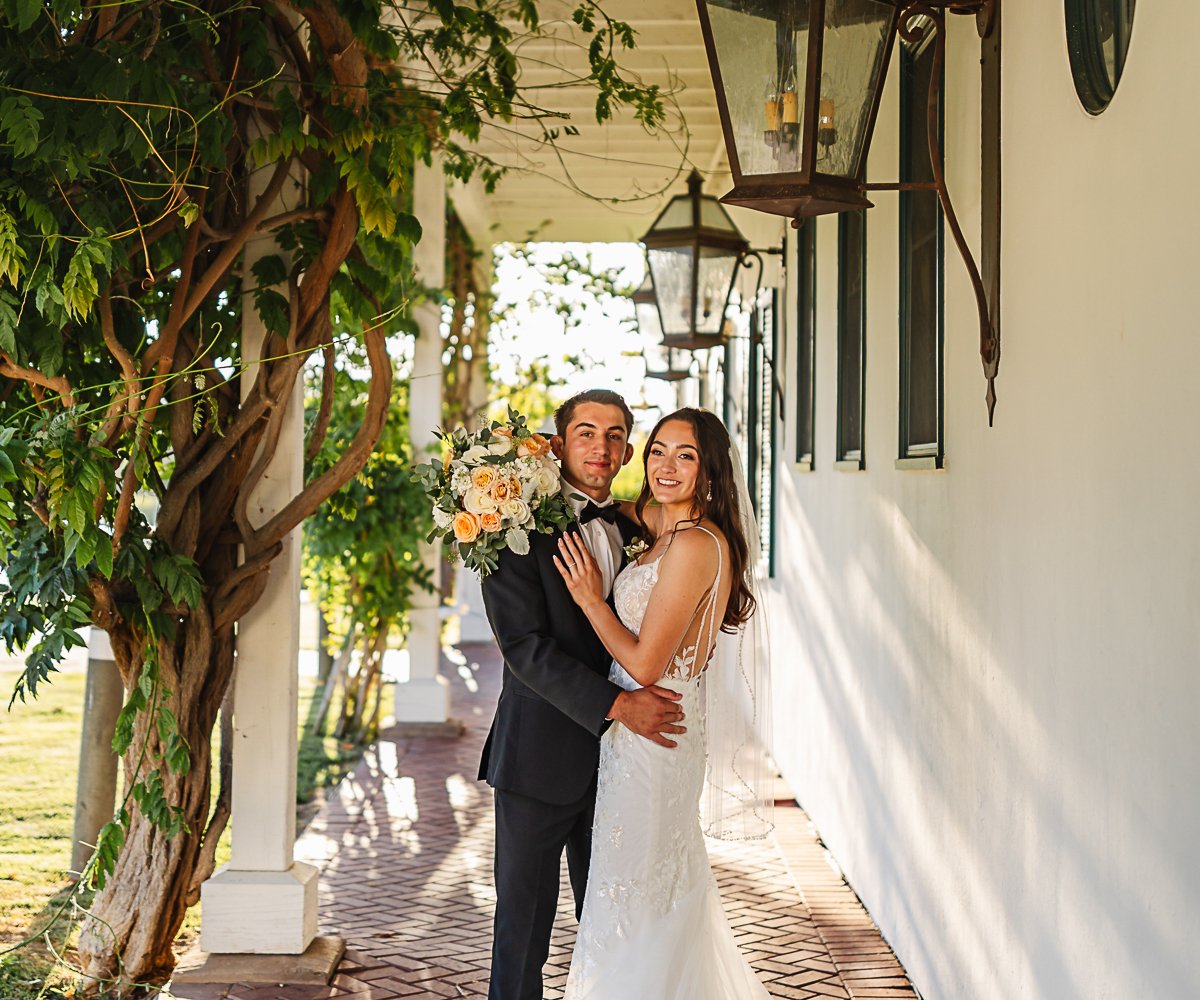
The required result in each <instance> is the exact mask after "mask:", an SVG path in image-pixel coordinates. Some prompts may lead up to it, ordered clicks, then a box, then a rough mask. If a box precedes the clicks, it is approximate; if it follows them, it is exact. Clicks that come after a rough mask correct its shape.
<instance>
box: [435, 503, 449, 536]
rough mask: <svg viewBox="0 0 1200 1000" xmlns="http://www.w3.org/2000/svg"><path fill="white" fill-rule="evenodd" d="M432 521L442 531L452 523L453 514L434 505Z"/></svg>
mask: <svg viewBox="0 0 1200 1000" xmlns="http://www.w3.org/2000/svg"><path fill="white" fill-rule="evenodd" d="M433 523H434V524H435V525H437V527H438V528H440V529H441V530H442V531H445V530H446V529H447V528H449V527H450V526H451V525H452V524H453V523H454V515H453V514H451V513H450V512H449V511H445V510H442V508H441V507H434V508H433Z"/></svg>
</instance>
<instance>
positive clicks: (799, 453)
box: [796, 218, 817, 469]
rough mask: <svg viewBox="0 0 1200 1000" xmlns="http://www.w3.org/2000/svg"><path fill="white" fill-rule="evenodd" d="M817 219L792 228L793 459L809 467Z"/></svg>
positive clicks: (814, 396) (815, 315) (814, 343)
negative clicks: (793, 302) (793, 285)
mask: <svg viewBox="0 0 1200 1000" xmlns="http://www.w3.org/2000/svg"><path fill="white" fill-rule="evenodd" d="M816 293H817V220H816V219H815V218H813V219H805V220H804V221H803V222H802V223H801V225H800V228H799V229H798V230H797V231H796V462H797V463H798V464H799V465H801V466H803V467H804V468H806V469H811V468H812V467H813V421H814V413H815V409H814V405H815V400H816V367H815V361H816V330H817V323H816V318H817V294H816Z"/></svg>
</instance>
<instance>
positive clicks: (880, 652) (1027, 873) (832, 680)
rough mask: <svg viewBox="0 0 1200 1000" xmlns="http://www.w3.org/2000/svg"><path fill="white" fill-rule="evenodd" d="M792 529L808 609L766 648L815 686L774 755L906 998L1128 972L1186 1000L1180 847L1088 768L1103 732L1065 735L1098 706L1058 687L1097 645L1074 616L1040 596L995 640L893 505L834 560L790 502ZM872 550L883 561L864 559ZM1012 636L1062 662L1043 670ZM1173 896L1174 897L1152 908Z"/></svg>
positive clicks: (1027, 987)
mask: <svg viewBox="0 0 1200 1000" xmlns="http://www.w3.org/2000/svg"><path fill="white" fill-rule="evenodd" d="M789 508H790V509H791V510H792V511H795V512H796V515H797V516H796V517H794V518H793V519H791V520H790V521H788V522H787V523H786V528H785V529H784V530H786V531H787V532H788V534H789V536H790V537H788V538H787V541H786V545H785V546H784V551H786V552H788V553H792V554H794V559H795V565H793V566H791V567H790V568H786V569H785V570H784V572H785V573H787V574H788V578H787V582H786V584H785V587H786V592H787V593H791V594H798V595H802V596H801V597H800V599H798V600H796V601H795V602H794V604H792V605H789V606H788V608H787V612H788V613H787V615H786V616H785V615H781V614H776V615H775V626H776V640H775V642H776V646H777V648H782V649H788V650H794V651H795V652H794V654H793V655H795V657H796V658H797V661H798V662H796V664H795V666H796V669H797V670H798V672H799V676H802V677H803V678H804V679H805V680H804V683H803V684H797V683H794V682H793V684H792V685H791V690H792V692H793V695H794V697H795V698H797V699H801V700H802V701H801V703H800V705H801V707H800V709H799V718H798V719H797V718H792V719H789V720H788V723H789V724H788V726H787V727H785V726H783V725H781V724H780V722H779V721H777V723H776V727H775V728H776V734H777V741H778V737H779V736H780V735H783V734H784V733H786V732H789V731H790V732H792V733H794V734H795V735H794V736H793V739H794V740H795V741H796V742H795V744H794V746H793V747H791V748H783V747H781V748H780V749H781V755H783V754H790V755H791V758H792V760H793V761H796V762H798V763H797V767H798V768H799V777H798V778H794V779H793V784H794V785H795V786H796V787H797V788H798V789H800V790H801V796H802V800H803V804H804V806H805V808H806V809H807V810H808V811H809V813H810V815H812V816H813V817H814V821H815V822H816V823H817V825H818V827H819V828H820V829H821V832H822V835H823V837H824V838H825V839H826V842H827V843H828V844H829V845H830V847H831V849H832V850H833V851H834V853H835V854H836V856H837V857H838V858H839V860H840V861H842V862H843V863H844V865H845V868H846V871H847V876H848V878H849V879H850V881H851V882H852V884H854V885H855V887H856V889H857V890H858V891H859V892H860V894H861V895H862V897H863V899H864V901H865V902H866V904H867V905H868V907H869V908H870V909H871V911H872V914H873V916H874V917H875V919H876V921H877V923H878V924H879V925H880V927H881V929H882V930H883V931H884V933H885V935H886V936H888V938H889V940H890V942H891V943H892V945H893V946H894V947H895V948H896V950H897V953H898V955H899V957H900V959H901V961H903V962H904V963H905V965H906V967H907V968H908V970H909V972H910V974H912V975H913V978H914V982H915V983H916V984H917V985H918V986H919V987H920V988H921V989H922V990H923V991H924V993H925V995H926V996H928V997H929V998H931V1000H942V998H945V1000H968V998H970V1000H992V998H997V1000H1000V998H1008V997H1013V996H1016V995H1022V996H1030V997H1039V998H1045V1000H1071V998H1075V997H1079V998H1080V1000H1084V998H1085V997H1086V1000H1094V997H1095V996H1096V995H1097V994H1095V993H1092V992H1090V987H1088V986H1087V985H1086V984H1087V983H1095V982H1097V981H1101V980H1102V979H1103V975H1102V974H1101V973H1099V972H1098V968H1099V969H1113V970H1119V971H1122V972H1123V971H1124V970H1134V971H1136V972H1137V973H1138V978H1140V981H1141V984H1142V986H1143V987H1144V988H1145V992H1144V993H1142V994H1140V995H1146V996H1151V995H1153V996H1163V997H1166V996H1172V997H1174V996H1179V997H1182V996H1185V995H1190V991H1194V989H1195V983H1196V981H1197V978H1196V969H1195V968H1192V967H1189V965H1188V964H1187V963H1189V962H1190V961H1191V960H1190V959H1185V957H1184V956H1185V954H1187V952H1186V950H1185V949H1183V948H1179V947H1175V946H1173V945H1172V944H1171V942H1172V940H1176V941H1178V940H1179V939H1180V938H1181V937H1184V936H1185V935H1184V934H1183V933H1181V927H1180V923H1181V922H1182V923H1184V924H1186V923H1187V922H1188V921H1191V922H1192V923H1194V922H1195V920H1196V912H1195V910H1196V902H1197V900H1196V898H1195V896H1194V894H1195V892H1196V888H1197V887H1196V885H1195V882H1196V876H1195V874H1194V871H1193V868H1194V865H1193V862H1192V861H1191V860H1190V859H1189V858H1188V857H1187V856H1186V854H1185V852H1184V851H1182V849H1181V846H1182V842H1183V840H1184V839H1185V838H1183V837H1181V836H1179V833H1178V831H1175V832H1174V834H1173V836H1174V838H1175V842H1176V845H1179V848H1180V849H1175V848H1173V845H1172V844H1171V843H1170V842H1169V835H1168V833H1167V831H1166V829H1165V827H1166V825H1167V824H1166V823H1165V818H1163V817H1158V819H1159V820H1160V822H1159V824H1158V826H1157V827H1155V826H1154V825H1152V821H1151V820H1150V819H1149V818H1148V817H1147V816H1146V815H1145V814H1144V813H1142V812H1141V811H1140V810H1139V808H1138V803H1137V802H1135V801H1133V798H1132V797H1124V798H1122V797H1121V796H1120V795H1119V794H1117V793H1115V792H1114V791H1113V790H1112V789H1111V787H1110V786H1109V785H1108V784H1107V782H1106V779H1107V778H1108V772H1107V770H1106V768H1105V766H1104V762H1105V757H1106V754H1105V753H1104V752H1103V749H1101V750H1100V751H1098V752H1096V753H1094V754H1093V747H1092V744H1093V743H1095V744H1099V745H1100V746H1101V747H1103V746H1104V743H1105V740H1106V734H1105V733H1104V732H1103V727H1102V725H1101V723H1100V722H1099V718H1100V717H1101V713H1098V715H1097V719H1096V721H1095V723H1094V724H1095V726H1096V727H1099V729H1100V731H1098V732H1092V733H1089V734H1088V737H1087V738H1086V739H1083V740H1080V739H1078V738H1076V735H1075V732H1074V729H1078V727H1079V720H1078V719H1077V718H1076V716H1078V715H1080V714H1081V713H1083V714H1084V716H1085V720H1084V721H1085V722H1086V712H1087V707H1086V706H1087V705H1088V704H1089V703H1092V702H1094V701H1095V700H1096V696H1095V695H1094V694H1093V695H1090V696H1089V694H1088V693H1087V692H1072V691H1063V690H1061V689H1060V687H1061V683H1060V681H1059V679H1058V678H1057V676H1056V674H1055V671H1056V667H1058V666H1060V665H1061V664H1062V663H1063V662H1071V660H1072V659H1073V658H1075V657H1084V658H1087V657H1090V656H1092V655H1094V653H1095V651H1096V649H1097V646H1098V644H1100V645H1103V643H1104V642H1105V641H1106V638H1105V637H1102V636H1087V637H1082V636H1081V637H1080V640H1079V642H1078V643H1077V644H1075V645H1072V644H1071V643H1070V642H1065V643H1064V642H1063V634H1064V631H1068V632H1069V631H1070V628H1069V626H1068V625H1066V624H1065V622H1067V621H1069V619H1068V618H1056V615H1062V614H1063V613H1064V610H1065V609H1064V608H1062V607H1056V602H1055V599H1054V587H1053V586H1051V585H1048V584H1047V583H1046V581H1045V580H1044V579H1038V578H1036V577H1034V576H1032V575H1031V576H1030V579H1029V586H1028V588H1027V589H1026V590H1025V591H1024V592H1023V593H1022V594H1021V595H1020V599H1019V607H1020V613H1019V614H1018V615H1017V616H1016V617H1015V618H1014V617H1013V616H1012V615H1011V613H1010V614H1009V616H1008V620H1009V622H1011V623H1012V624H1011V626H1010V627H1008V628H1007V629H1005V630H1001V629H1000V628H991V627H990V626H989V625H988V624H987V623H988V621H989V615H988V613H987V611H988V610H989V609H986V608H984V609H979V608H973V607H969V606H967V604H966V603H965V597H964V589H963V588H962V587H959V586H956V584H955V583H954V581H952V580H951V579H950V577H949V575H948V574H947V573H946V571H945V569H944V566H943V564H942V563H941V561H939V559H938V557H937V556H936V555H935V554H934V553H933V552H932V551H931V550H930V549H929V548H928V547H927V546H926V545H925V543H924V542H923V540H922V539H921V537H920V535H919V534H918V532H917V531H916V530H915V529H914V527H913V525H912V524H911V523H910V522H909V520H908V519H907V518H906V517H905V516H904V515H903V514H902V513H901V512H900V511H899V510H898V509H897V507H896V506H895V505H894V504H893V503H891V502H890V501H884V500H880V501H879V502H878V504H877V506H876V509H875V512H874V515H875V518H876V519H877V523H876V524H874V525H871V526H870V527H869V528H866V529H863V530H859V531H856V532H855V535H856V539H857V540H856V542H855V544H854V545H853V546H849V547H847V553H844V554H842V555H840V556H839V555H836V554H835V552H834V551H833V549H834V544H833V542H832V541H829V542H828V543H827V544H823V539H822V538H821V536H820V533H819V532H817V531H815V530H814V528H813V526H812V524H811V523H810V522H809V521H808V520H807V519H806V517H805V516H804V511H803V507H802V505H801V504H800V503H798V502H796V501H795V498H792V502H791V503H790V504H789ZM781 527H783V525H782V524H781ZM880 538H883V539H887V540H888V541H889V542H890V548H887V549H886V551H883V550H882V549H881V548H880V547H879V546H875V547H872V545H871V544H870V541H871V540H872V539H880ZM1047 551H1048V550H1047ZM839 558H841V559H842V560H843V562H842V564H841V565H840V566H838V565H835V560H836V559H839ZM1000 558H1003V555H1001V556H1000ZM1008 558H1010V559H1012V558H1014V556H1012V555H1011V554H1010V555H1009V557H1008ZM985 564H986V563H985ZM1045 569H1046V567H1043V570H1045ZM1011 572H1013V571H1011V570H1010V573H1011ZM1019 573H1020V571H1019V570H1016V571H1015V573H1014V574H1013V575H1015V576H1016V578H1020V576H1019ZM1051 575H1053V574H1051ZM976 592H978V593H983V594H987V593H988V586H987V584H986V581H985V582H984V584H983V585H981V586H979V587H978V589H977V591H976ZM777 600H778V598H777ZM990 617H992V618H994V617H996V616H995V614H994V613H993V615H991V616H990ZM783 623H786V624H787V626H788V629H789V632H790V634H788V635H787V639H788V641H787V642H780V641H779V638H778V637H779V633H780V631H781V630H780V629H779V625H780V624H783ZM1022 623H1024V624H1025V626H1026V627H1027V628H1028V629H1029V630H1030V634H1032V635H1038V634H1040V635H1043V636H1055V635H1057V636H1058V637H1059V638H1058V644H1057V645H1055V644H1054V643H1053V642H1051V643H1049V644H1048V646H1047V647H1045V648H1041V649H1038V650H1031V648H1030V646H1031V644H1032V643H1033V642H1035V641H1036V640H1031V638H1030V634H1026V633H1025V632H1024V631H1023V629H1022ZM1038 654H1040V655H1038ZM1111 655H1112V654H1111V653H1110V654H1109V656H1110V658H1111ZM1075 662H1078V661H1077V660H1076V661H1075ZM1013 664H1022V665H1023V666H1024V669H1017V668H1014V667H1013V666H1011V665H1013ZM1141 666H1142V665H1141V664H1139V663H1135V662H1132V661H1131V662H1130V663H1129V664H1128V668H1129V669H1132V670H1136V669H1140V668H1141ZM1039 671H1042V672H1044V674H1039V673H1038V672H1039ZM1027 695H1031V696H1032V698H1033V699H1034V700H1033V701H1031V700H1030V698H1029V697H1027ZM814 697H816V701H817V704H816V706H814V709H813V710H806V709H805V708H804V705H803V701H807V700H810V699H813V698H814ZM1064 701H1065V703H1066V705H1067V706H1068V707H1069V708H1071V709H1072V711H1063V710H1062V709H1063V705H1064ZM780 702H781V699H778V698H777V700H776V717H777V720H778V719H780V712H781V710H782V708H783V706H782V705H781V704H780ZM1081 702H1082V704H1081ZM1104 707H1105V706H1104V705H1103V704H1101V705H1100V708H1101V709H1103V708H1104ZM1108 710H1109V711H1111V706H1109V707H1108ZM1073 727H1074V729H1073ZM1137 738H1139V739H1143V740H1156V741H1157V739H1158V738H1157V735H1156V732H1155V730H1154V729H1153V728H1150V729H1149V730H1143V731H1140V732H1139V733H1138V734H1137ZM777 745H778V743H777ZM1112 752H1113V751H1112V750H1111V748H1109V750H1108V754H1107V756H1109V757H1111V756H1112ZM1156 753H1159V754H1161V750H1160V749H1159V745H1158V743H1157V742H1156V744H1154V745H1151V746H1150V747H1149V748H1148V749H1147V751H1146V753H1145V755H1144V756H1145V757H1146V758H1147V759H1149V758H1151V757H1153V756H1155V754H1156ZM785 759H786V758H785ZM810 761H811V762H812V763H811V764H810V763H809V762H810ZM1168 763H1169V762H1168ZM1175 766H1176V767H1177V768H1178V769H1179V773H1180V776H1181V777H1182V775H1183V772H1184V771H1185V770H1186V768H1185V766H1184V765H1183V764H1182V763H1176V765H1175ZM835 775H836V777H835ZM810 793H811V794H810ZM1180 794H1181V795H1182V796H1187V795H1190V794H1191V793H1189V792H1187V791H1186V790H1185V789H1184V788H1182V787H1181V788H1180ZM1184 808H1192V807H1190V806H1184ZM1132 855H1136V856H1132ZM1173 855H1177V856H1173ZM931 887H933V888H931ZM1148 887H1150V888H1148ZM1171 887H1174V889H1175V892H1174V897H1175V898H1164V897H1163V896H1161V895H1159V896H1156V897H1155V898H1148V893H1150V892H1151V891H1155V892H1160V893H1161V892H1162V891H1163V890H1164V889H1165V890H1166V891H1167V892H1168V893H1169V892H1170V889H1171ZM1189 892H1191V893H1193V896H1192V897H1191V898H1190V899H1189V895H1188V894H1189ZM1189 904H1190V905H1189ZM1172 931H1173V932H1174V933H1172ZM1081 980H1082V981H1081ZM1113 995H1114V996H1115V995H1116V994H1113Z"/></svg>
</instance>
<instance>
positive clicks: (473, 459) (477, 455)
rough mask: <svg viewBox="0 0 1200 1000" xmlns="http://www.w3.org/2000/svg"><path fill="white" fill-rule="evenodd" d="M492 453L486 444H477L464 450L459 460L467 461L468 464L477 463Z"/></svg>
mask: <svg viewBox="0 0 1200 1000" xmlns="http://www.w3.org/2000/svg"><path fill="white" fill-rule="evenodd" d="M490 454H491V452H490V451H489V450H488V449H487V448H486V447H485V446H484V445H481V444H477V445H474V446H472V447H470V448H468V449H467V450H466V451H464V452H463V453H462V454H461V455H460V456H459V461H461V462H465V463H466V464H467V465H476V464H478V463H479V462H482V461H483V460H484V458H486V457H487V456H488V455H490Z"/></svg>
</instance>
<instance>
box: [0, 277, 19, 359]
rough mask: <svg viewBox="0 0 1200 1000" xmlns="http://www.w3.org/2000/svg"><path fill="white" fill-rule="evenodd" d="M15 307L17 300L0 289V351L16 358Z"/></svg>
mask: <svg viewBox="0 0 1200 1000" xmlns="http://www.w3.org/2000/svg"><path fill="white" fill-rule="evenodd" d="M17 306H18V302H17V300H16V299H14V298H13V297H12V296H11V295H9V294H8V292H6V291H4V290H3V289H0V350H4V351H7V352H8V353H9V354H10V355H12V356H13V357H16V356H17Z"/></svg>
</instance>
